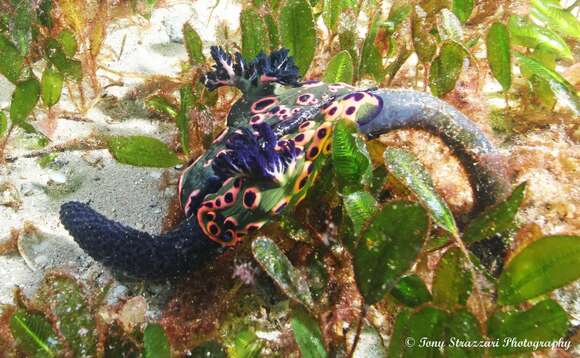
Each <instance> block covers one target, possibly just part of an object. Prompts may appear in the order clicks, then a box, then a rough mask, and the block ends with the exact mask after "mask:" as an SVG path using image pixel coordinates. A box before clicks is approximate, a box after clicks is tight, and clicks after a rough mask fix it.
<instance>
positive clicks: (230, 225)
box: [224, 216, 238, 229]
mask: <svg viewBox="0 0 580 358" xmlns="http://www.w3.org/2000/svg"><path fill="white" fill-rule="evenodd" d="M237 226H238V222H237V221H236V219H234V218H232V217H231V216H228V217H227V218H226V219H225V220H224V227H225V228H226V229H235V228H236V227H237Z"/></svg>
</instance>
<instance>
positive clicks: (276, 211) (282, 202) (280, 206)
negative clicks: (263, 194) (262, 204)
mask: <svg viewBox="0 0 580 358" xmlns="http://www.w3.org/2000/svg"><path fill="white" fill-rule="evenodd" d="M289 201H290V199H289V198H284V199H282V200H280V201H279V202H278V204H276V205H275V206H274V207H273V208H272V212H273V213H274V214H276V215H277V214H280V212H282V210H284V208H285V207H286V206H287V205H288V202H289Z"/></svg>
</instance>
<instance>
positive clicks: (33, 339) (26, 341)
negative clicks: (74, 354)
mask: <svg viewBox="0 0 580 358" xmlns="http://www.w3.org/2000/svg"><path fill="white" fill-rule="evenodd" d="M10 331H11V332H12V336H13V337H14V339H15V341H16V344H17V345H18V346H19V347H20V348H22V350H24V351H25V352H26V353H28V354H30V355H31V356H34V357H56V355H57V352H58V349H57V348H58V338H57V335H56V333H55V332H54V330H53V329H52V326H51V325H50V322H49V321H48V320H47V319H46V318H45V317H44V316H42V315H41V314H38V313H29V312H26V311H24V310H19V311H16V312H15V313H14V314H13V315H12V317H11V318H10Z"/></svg>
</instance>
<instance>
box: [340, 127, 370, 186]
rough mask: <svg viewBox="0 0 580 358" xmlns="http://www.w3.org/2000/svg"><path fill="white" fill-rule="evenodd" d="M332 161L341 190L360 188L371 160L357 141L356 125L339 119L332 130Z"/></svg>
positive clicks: (362, 145) (367, 172) (362, 144)
mask: <svg viewBox="0 0 580 358" xmlns="http://www.w3.org/2000/svg"><path fill="white" fill-rule="evenodd" d="M331 150H332V153H331V157H332V163H333V165H334V170H335V173H336V175H337V177H338V180H339V182H340V183H341V186H342V190H341V191H342V192H346V193H348V192H351V191H357V190H360V189H361V187H362V181H363V180H364V179H365V177H366V176H367V174H369V171H370V170H371V162H370V158H369V156H368V152H366V148H365V146H364V143H360V142H357V137H356V125H355V124H354V123H353V122H351V121H349V120H346V119H340V120H338V121H337V122H336V124H335V125H334V129H333V132H332V149H331Z"/></svg>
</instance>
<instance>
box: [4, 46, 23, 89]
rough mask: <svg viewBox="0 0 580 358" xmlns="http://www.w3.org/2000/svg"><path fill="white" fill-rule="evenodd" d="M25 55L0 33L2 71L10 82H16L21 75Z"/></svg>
mask: <svg viewBox="0 0 580 358" xmlns="http://www.w3.org/2000/svg"><path fill="white" fill-rule="evenodd" d="M23 65H24V57H22V56H21V55H20V52H19V51H18V49H17V48H16V46H14V44H12V42H10V40H8V39H7V38H6V37H4V36H1V35H0V73H1V74H2V75H4V77H6V78H7V79H8V80H9V81H10V82H12V83H14V84H15V83H16V82H17V81H18V78H19V77H20V72H21V71H22V66H23Z"/></svg>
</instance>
